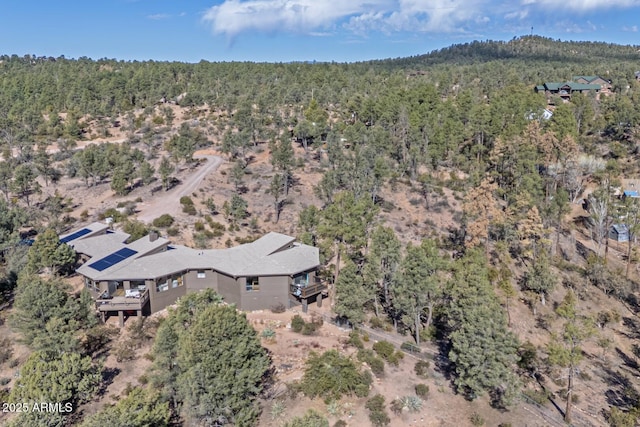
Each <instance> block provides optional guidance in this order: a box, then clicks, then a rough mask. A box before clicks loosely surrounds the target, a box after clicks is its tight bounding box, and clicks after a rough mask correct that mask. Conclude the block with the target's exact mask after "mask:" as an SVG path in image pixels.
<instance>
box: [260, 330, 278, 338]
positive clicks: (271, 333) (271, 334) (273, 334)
mask: <svg viewBox="0 0 640 427" xmlns="http://www.w3.org/2000/svg"><path fill="white" fill-rule="evenodd" d="M260 336H261V337H262V338H264V339H266V340H267V341H275V338H276V331H274V330H273V329H271V328H265V329H264V330H263V331H262V333H261V334H260Z"/></svg>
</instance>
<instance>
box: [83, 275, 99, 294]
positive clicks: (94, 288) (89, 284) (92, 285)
mask: <svg viewBox="0 0 640 427" xmlns="http://www.w3.org/2000/svg"><path fill="white" fill-rule="evenodd" d="M84 284H85V286H86V287H87V288H88V289H91V290H92V291H95V292H98V291H99V290H100V288H99V287H98V284H97V283H96V282H95V281H93V280H91V279H89V278H88V277H85V278H84Z"/></svg>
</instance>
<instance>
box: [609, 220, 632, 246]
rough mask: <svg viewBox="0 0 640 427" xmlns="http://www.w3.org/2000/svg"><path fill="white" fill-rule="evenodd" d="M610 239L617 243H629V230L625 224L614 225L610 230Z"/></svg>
mask: <svg viewBox="0 0 640 427" xmlns="http://www.w3.org/2000/svg"><path fill="white" fill-rule="evenodd" d="M609 238H610V239H613V240H615V241H616V242H628V241H629V228H627V226H626V225H625V224H614V225H612V226H611V229H610V230H609Z"/></svg>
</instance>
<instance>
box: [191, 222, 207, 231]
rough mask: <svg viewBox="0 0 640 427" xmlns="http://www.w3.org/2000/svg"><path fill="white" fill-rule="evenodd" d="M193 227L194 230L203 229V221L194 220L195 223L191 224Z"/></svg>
mask: <svg viewBox="0 0 640 427" xmlns="http://www.w3.org/2000/svg"><path fill="white" fill-rule="evenodd" d="M193 228H194V229H195V230H196V231H204V222H202V221H196V222H195V224H193Z"/></svg>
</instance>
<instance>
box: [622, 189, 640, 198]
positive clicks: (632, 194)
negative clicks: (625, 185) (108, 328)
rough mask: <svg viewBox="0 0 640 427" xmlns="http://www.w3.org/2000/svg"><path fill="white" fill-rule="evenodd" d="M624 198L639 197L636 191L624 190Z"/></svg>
mask: <svg viewBox="0 0 640 427" xmlns="http://www.w3.org/2000/svg"><path fill="white" fill-rule="evenodd" d="M624 196H625V197H640V195H639V194H638V191H637V190H624Z"/></svg>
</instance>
